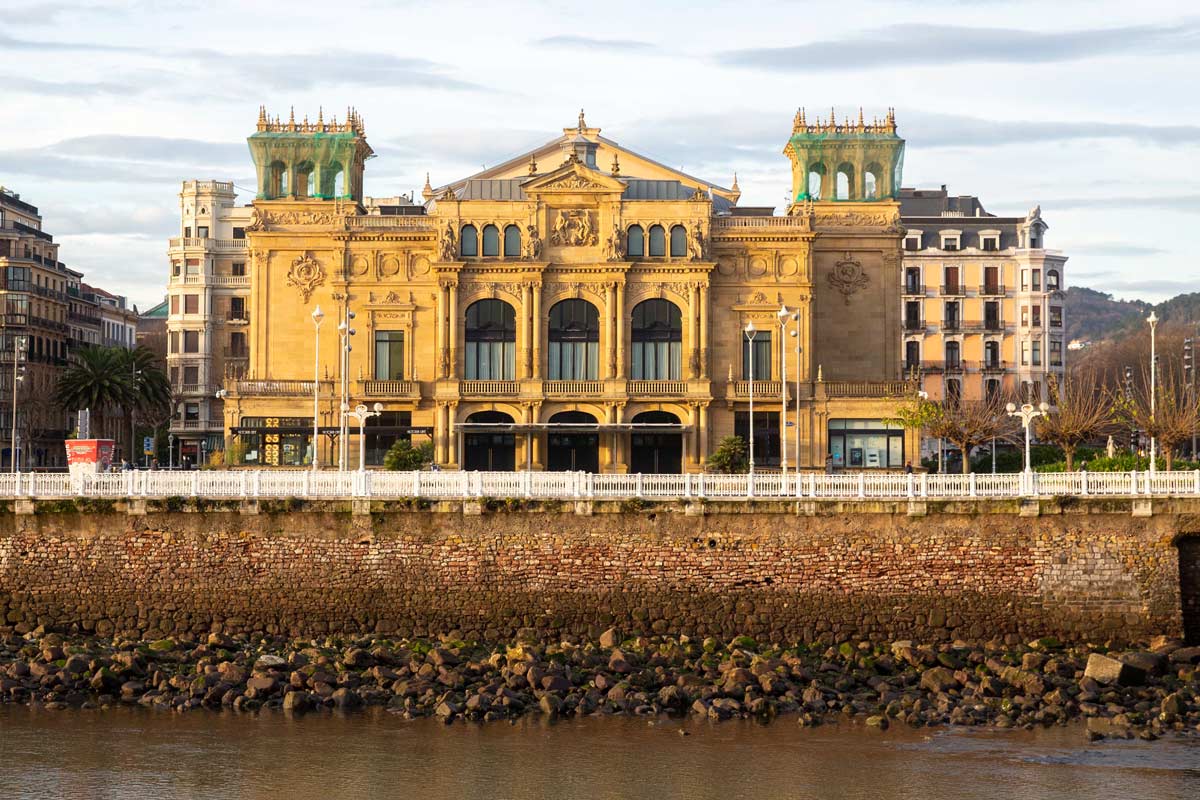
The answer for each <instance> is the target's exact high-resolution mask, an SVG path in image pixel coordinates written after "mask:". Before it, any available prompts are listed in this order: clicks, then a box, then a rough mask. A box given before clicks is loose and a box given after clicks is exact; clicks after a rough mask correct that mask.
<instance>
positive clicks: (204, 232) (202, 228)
mask: <svg viewBox="0 0 1200 800" xmlns="http://www.w3.org/2000/svg"><path fill="white" fill-rule="evenodd" d="M196 238H197V239H207V238H208V226H207V225H198V226H196Z"/></svg>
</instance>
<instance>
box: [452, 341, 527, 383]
mask: <svg viewBox="0 0 1200 800" xmlns="http://www.w3.org/2000/svg"><path fill="white" fill-rule="evenodd" d="M466 358H467V360H466V370H465V372H466V375H465V377H466V379H467V380H469V381H511V380H513V376H514V375H515V374H516V343H515V342H487V341H481V342H467V353H466Z"/></svg>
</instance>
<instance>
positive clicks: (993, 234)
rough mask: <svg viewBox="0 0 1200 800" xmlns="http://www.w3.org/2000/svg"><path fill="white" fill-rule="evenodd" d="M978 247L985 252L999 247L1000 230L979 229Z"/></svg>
mask: <svg viewBox="0 0 1200 800" xmlns="http://www.w3.org/2000/svg"><path fill="white" fill-rule="evenodd" d="M979 249H980V250H983V251H984V252H985V253H994V252H996V251H997V250H999V249H1000V231H980V232H979Z"/></svg>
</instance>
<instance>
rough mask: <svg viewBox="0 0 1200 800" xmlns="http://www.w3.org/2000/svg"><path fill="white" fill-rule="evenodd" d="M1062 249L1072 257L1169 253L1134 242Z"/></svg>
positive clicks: (1159, 248) (1084, 245)
mask: <svg viewBox="0 0 1200 800" xmlns="http://www.w3.org/2000/svg"><path fill="white" fill-rule="evenodd" d="M1062 248H1063V250H1064V251H1066V252H1067V253H1070V254H1071V255H1083V256H1135V257H1136V256H1156V255H1161V254H1162V253H1169V252H1170V251H1169V250H1164V249H1163V248H1161V247H1152V246H1150V245H1143V244H1134V243H1132V242H1090V243H1087V244H1070V243H1065V242H1064V243H1063V245H1062Z"/></svg>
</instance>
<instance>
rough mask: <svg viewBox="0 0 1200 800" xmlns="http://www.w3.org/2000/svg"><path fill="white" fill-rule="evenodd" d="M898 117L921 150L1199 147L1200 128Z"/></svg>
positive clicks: (925, 113) (945, 116) (928, 115)
mask: <svg viewBox="0 0 1200 800" xmlns="http://www.w3.org/2000/svg"><path fill="white" fill-rule="evenodd" d="M896 116H897V123H898V125H899V127H900V135H901V136H903V137H904V138H905V139H908V140H910V141H912V142H913V143H914V144H915V145H917V146H919V147H921V148H922V149H929V148H933V147H994V146H996V145H1004V144H1027V143H1032V142H1053V141H1069V140H1079V139H1128V140H1131V141H1135V142H1143V143H1148V144H1155V145H1162V146H1174V145H1192V144H1200V125H1143V124H1140V123H1126V122H1089V121H1071V122H1064V121H1060V120H997V119H982V118H979V117H968V116H962V115H958V114H939V113H936V112H928V111H920V110H915V111H897V112H896Z"/></svg>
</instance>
